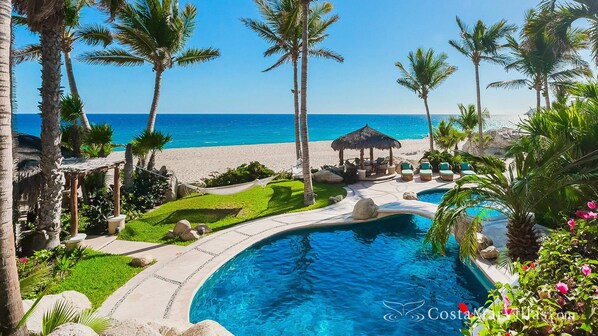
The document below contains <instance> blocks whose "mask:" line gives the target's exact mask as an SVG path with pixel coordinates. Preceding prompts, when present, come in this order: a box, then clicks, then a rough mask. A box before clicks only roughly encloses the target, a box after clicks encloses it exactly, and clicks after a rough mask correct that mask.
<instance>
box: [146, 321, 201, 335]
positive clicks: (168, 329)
mask: <svg viewBox="0 0 598 336" xmlns="http://www.w3.org/2000/svg"><path fill="white" fill-rule="evenodd" d="M137 321H138V322H142V323H145V324H147V325H148V326H149V327H150V328H152V329H154V330H156V331H157V332H159V333H160V335H162V336H179V335H181V334H182V333H183V332H185V330H187V329H189V328H191V327H192V326H193V324H191V323H189V322H183V321H175V320H166V319H164V320H160V319H156V320H137Z"/></svg>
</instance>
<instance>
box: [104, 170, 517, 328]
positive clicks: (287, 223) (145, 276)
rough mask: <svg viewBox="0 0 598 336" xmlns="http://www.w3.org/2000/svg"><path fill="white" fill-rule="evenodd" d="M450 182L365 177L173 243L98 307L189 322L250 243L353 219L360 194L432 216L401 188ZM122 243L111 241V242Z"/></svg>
mask: <svg viewBox="0 0 598 336" xmlns="http://www.w3.org/2000/svg"><path fill="white" fill-rule="evenodd" d="M450 187H452V183H447V182H444V181H441V180H439V179H436V180H433V181H430V182H421V181H419V180H418V179H416V180H414V181H411V182H402V181H401V180H400V178H398V179H395V180H391V181H387V182H381V183H371V182H361V183H358V184H355V185H351V186H348V187H347V190H348V195H347V197H346V198H345V199H344V200H343V201H342V202H340V203H337V204H334V205H331V206H329V207H326V208H322V209H318V210H313V211H308V212H300V213H290V214H284V215H279V216H273V217H268V218H263V219H259V220H255V221H250V222H246V223H243V224H239V225H237V226H234V227H231V228H229V229H226V230H222V231H219V232H216V233H214V234H212V235H209V236H207V237H205V238H203V239H200V240H199V241H197V242H196V243H194V244H192V245H190V246H187V247H184V248H183V249H184V250H183V251H178V252H177V251H175V250H177V249H178V248H180V247H174V248H173V251H172V252H168V253H165V254H164V257H161V258H159V259H158V262H157V263H156V264H154V265H152V266H150V267H149V268H148V269H146V270H144V271H143V272H141V273H140V274H138V275H137V276H135V277H134V278H133V279H131V280H130V281H129V282H128V283H127V284H126V285H125V286H123V287H121V288H120V289H118V290H117V291H116V292H115V293H114V294H113V295H112V296H110V297H109V298H108V299H107V300H106V301H105V302H104V304H103V305H102V306H101V307H100V310H99V312H100V313H101V314H104V315H109V316H112V317H114V318H116V319H128V318H144V319H162V318H167V319H172V320H181V321H185V322H187V321H188V318H189V309H190V306H191V302H192V300H193V297H194V295H195V293H196V292H197V290H198V289H199V287H200V286H201V285H202V284H203V283H204V282H205V281H206V280H207V279H208V278H209V277H210V276H211V275H212V274H213V273H214V272H215V271H217V270H218V268H220V267H221V266H222V265H224V264H225V263H226V262H227V261H229V260H230V259H232V258H233V257H234V256H236V255H237V254H239V253H241V252H242V251H243V250H245V249H247V248H248V247H250V246H252V245H254V244H256V243H258V242H260V241H262V240H264V239H266V238H268V237H271V236H273V235H276V234H278V233H281V232H285V231H290V230H296V229H300V228H305V227H315V226H330V225H343V224H349V223H355V222H356V221H354V220H353V219H352V217H351V212H352V210H353V207H354V205H355V203H356V202H357V201H358V200H360V199H361V198H372V199H373V200H374V202H375V203H376V204H378V205H381V208H380V213H381V214H382V215H387V214H391V213H415V214H420V215H422V216H425V217H428V218H430V217H431V216H433V213H434V212H435V210H436V206H435V205H434V204H429V203H424V202H419V201H405V200H403V199H402V195H403V192H405V191H413V192H420V191H423V190H430V189H444V188H450ZM119 242H120V241H113V242H112V243H111V244H110V245H112V244H117V243H119ZM138 244H139V243H135V246H141V245H138ZM110 245H108V246H110ZM108 246H106V248H108ZM131 246H132V245H131ZM130 250H133V251H135V253H136V251H137V250H138V249H137V248H136V247H132V248H130ZM156 250H160V248H158V249H156ZM152 254H153V252H152ZM173 254H174V256H172V255H173ZM169 257H170V258H169ZM476 263H477V264H478V267H479V268H480V269H481V270H482V271H483V272H484V273H485V274H487V275H488V276H489V277H490V278H491V279H493V280H495V281H501V282H509V278H508V275H507V274H504V273H503V272H501V271H500V270H498V269H496V268H495V267H494V266H492V265H491V264H489V263H487V262H484V261H477V262H476Z"/></svg>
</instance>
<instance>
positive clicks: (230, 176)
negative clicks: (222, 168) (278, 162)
mask: <svg viewBox="0 0 598 336" xmlns="http://www.w3.org/2000/svg"><path fill="white" fill-rule="evenodd" d="M275 174H276V173H275V172H274V171H273V170H272V169H269V168H268V167H266V166H264V165H263V164H261V163H259V162H257V161H253V162H250V163H249V164H242V165H240V166H239V167H237V168H235V169H228V170H227V171H226V172H224V173H222V174H219V173H217V172H215V173H212V174H210V177H208V178H204V179H202V181H203V182H204V183H205V184H206V187H208V188H210V187H221V186H227V185H234V184H239V183H246V182H252V181H255V180H258V179H263V178H266V177H270V176H274V175H275Z"/></svg>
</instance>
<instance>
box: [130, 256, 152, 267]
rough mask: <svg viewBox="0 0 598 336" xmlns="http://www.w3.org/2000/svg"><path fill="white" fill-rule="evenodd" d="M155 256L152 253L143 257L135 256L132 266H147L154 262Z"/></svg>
mask: <svg viewBox="0 0 598 336" xmlns="http://www.w3.org/2000/svg"><path fill="white" fill-rule="evenodd" d="M154 260H155V259H154V257H153V256H152V255H151V254H144V255H142V256H141V257H135V258H133V260H131V266H133V267H146V266H149V265H151V263H153V262H154Z"/></svg>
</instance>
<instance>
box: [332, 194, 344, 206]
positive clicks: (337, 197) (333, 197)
mask: <svg viewBox="0 0 598 336" xmlns="http://www.w3.org/2000/svg"><path fill="white" fill-rule="evenodd" d="M343 199H344V197H343V195H336V196H330V197H328V202H330V204H336V203H338V202H340V201H342V200H343Z"/></svg>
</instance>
